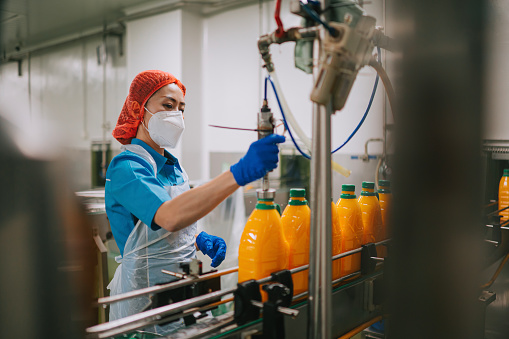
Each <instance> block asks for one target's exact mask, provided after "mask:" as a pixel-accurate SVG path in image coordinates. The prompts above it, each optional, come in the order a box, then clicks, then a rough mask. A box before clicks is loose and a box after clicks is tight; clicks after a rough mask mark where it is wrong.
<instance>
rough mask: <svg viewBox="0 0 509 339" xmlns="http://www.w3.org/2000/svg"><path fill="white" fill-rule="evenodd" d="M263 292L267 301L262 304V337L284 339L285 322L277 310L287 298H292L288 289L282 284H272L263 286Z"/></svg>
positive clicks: (283, 304)
mask: <svg viewBox="0 0 509 339" xmlns="http://www.w3.org/2000/svg"><path fill="white" fill-rule="evenodd" d="M262 288H263V290H264V291H265V292H267V294H268V296H269V300H268V301H266V302H265V303H263V337H264V338H265V339H284V338H285V322H284V319H283V314H282V313H281V312H279V311H278V308H279V307H281V306H285V300H287V298H288V296H290V299H291V298H292V295H293V294H292V293H290V289H289V288H288V287H286V286H285V285H283V284H280V283H274V284H268V285H263V287H262Z"/></svg>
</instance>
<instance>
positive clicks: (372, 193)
mask: <svg viewBox="0 0 509 339" xmlns="http://www.w3.org/2000/svg"><path fill="white" fill-rule="evenodd" d="M361 195H362V196H364V197H376V193H375V192H368V191H362V192H361Z"/></svg>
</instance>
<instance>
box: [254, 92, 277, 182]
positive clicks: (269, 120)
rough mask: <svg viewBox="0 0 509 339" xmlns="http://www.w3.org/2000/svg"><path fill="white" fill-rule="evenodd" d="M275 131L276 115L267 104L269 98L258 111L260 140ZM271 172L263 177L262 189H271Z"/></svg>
mask: <svg viewBox="0 0 509 339" xmlns="http://www.w3.org/2000/svg"><path fill="white" fill-rule="evenodd" d="M273 133H274V115H273V114H272V111H271V110H270V108H269V106H268V105H267V100H266V99H264V100H263V105H262V108H261V110H260V112H259V113H258V140H260V139H262V138H265V137H267V136H269V135H271V134H273ZM269 187H270V185H269V174H268V173H267V174H265V176H264V177H263V178H262V190H263V191H268V190H269Z"/></svg>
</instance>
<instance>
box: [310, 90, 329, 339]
mask: <svg viewBox="0 0 509 339" xmlns="http://www.w3.org/2000/svg"><path fill="white" fill-rule="evenodd" d="M319 112H320V119H321V121H320V125H321V127H320V129H321V133H320V135H319V142H320V146H319V147H320V152H321V153H322V154H321V156H320V158H321V159H320V160H321V163H320V164H321V166H320V181H321V183H320V187H321V192H319V196H318V198H319V200H318V201H319V210H320V213H321V214H322V216H323V217H322V220H321V225H320V250H321V251H320V252H321V253H320V262H321V263H320V306H321V310H320V313H321V314H320V320H321V331H320V334H321V337H322V338H326V339H327V338H331V337H332V333H331V323H332V302H331V301H332V260H331V254H332V237H331V234H332V211H331V197H332V187H331V184H332V171H331V155H330V154H331V130H330V123H331V114H332V112H333V109H332V100H331V102H330V103H329V105H327V107H323V106H321V107H320V111H319ZM314 139H316V138H314Z"/></svg>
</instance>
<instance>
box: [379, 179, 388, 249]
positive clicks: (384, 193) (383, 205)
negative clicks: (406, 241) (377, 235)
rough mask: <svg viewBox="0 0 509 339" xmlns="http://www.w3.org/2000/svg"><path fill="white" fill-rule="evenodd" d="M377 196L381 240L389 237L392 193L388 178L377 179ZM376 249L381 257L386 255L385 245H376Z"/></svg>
mask: <svg viewBox="0 0 509 339" xmlns="http://www.w3.org/2000/svg"><path fill="white" fill-rule="evenodd" d="M378 187H379V188H380V189H379V190H378V198H379V201H380V212H381V214H382V226H383V227H382V240H385V239H389V224H390V223H389V221H390V214H391V203H392V193H391V182H390V181H389V180H379V181H378ZM377 251H378V252H379V255H380V256H381V257H386V256H387V247H385V246H383V245H382V246H379V247H377Z"/></svg>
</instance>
